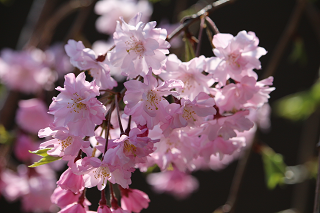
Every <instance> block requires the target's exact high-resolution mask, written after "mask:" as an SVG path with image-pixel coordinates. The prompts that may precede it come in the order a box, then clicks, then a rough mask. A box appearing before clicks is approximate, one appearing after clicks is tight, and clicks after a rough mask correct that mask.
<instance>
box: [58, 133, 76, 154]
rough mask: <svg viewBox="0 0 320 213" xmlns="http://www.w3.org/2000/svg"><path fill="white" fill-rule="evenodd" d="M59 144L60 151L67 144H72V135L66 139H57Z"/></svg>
mask: <svg viewBox="0 0 320 213" xmlns="http://www.w3.org/2000/svg"><path fill="white" fill-rule="evenodd" d="M59 141H60V142H59V143H60V145H61V151H64V150H65V149H66V148H67V147H68V146H70V145H71V144H72V141H73V140H72V137H71V136H68V137H67V138H66V139H64V140H62V141H61V140H59Z"/></svg>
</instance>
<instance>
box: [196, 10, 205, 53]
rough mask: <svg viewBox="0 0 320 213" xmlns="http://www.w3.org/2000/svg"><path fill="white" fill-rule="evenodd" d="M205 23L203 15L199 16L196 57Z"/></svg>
mask: <svg viewBox="0 0 320 213" xmlns="http://www.w3.org/2000/svg"><path fill="white" fill-rule="evenodd" d="M204 24H205V17H204V16H201V18H200V29H199V35H198V44H197V49H196V57H198V56H199V55H200V47H201V41H202V32H203V28H204Z"/></svg>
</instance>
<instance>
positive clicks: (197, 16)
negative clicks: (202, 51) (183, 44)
mask: <svg viewBox="0 0 320 213" xmlns="http://www.w3.org/2000/svg"><path fill="white" fill-rule="evenodd" d="M234 1H235V0H218V1H215V2H213V3H212V4H209V5H207V6H206V7H204V8H203V9H202V10H200V11H199V12H197V13H196V14H193V15H191V16H187V17H184V18H183V19H182V20H181V22H182V24H181V25H180V26H179V27H177V28H176V29H175V30H174V31H173V32H172V33H171V34H170V35H168V37H167V41H170V40H171V39H172V38H173V37H175V36H177V35H179V34H180V32H182V31H184V30H185V29H186V28H188V27H189V26H190V25H191V24H192V23H193V22H195V21H197V20H199V19H200V18H201V16H207V15H208V14H210V13H212V12H213V11H214V10H215V9H217V8H219V7H221V6H223V5H225V4H227V3H232V2H234Z"/></svg>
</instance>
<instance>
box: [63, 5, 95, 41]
mask: <svg viewBox="0 0 320 213" xmlns="http://www.w3.org/2000/svg"><path fill="white" fill-rule="evenodd" d="M97 1H98V0H93V1H92V2H91V3H90V5H89V6H88V7H83V8H81V9H80V11H79V13H78V16H77V18H76V20H75V21H74V24H73V26H72V27H71V29H70V30H69V32H68V34H67V36H66V38H65V42H67V41H68V39H70V38H75V37H76V36H77V35H78V34H79V33H80V32H81V30H82V28H83V25H84V24H85V23H86V19H87V17H88V16H89V15H90V12H91V11H92V9H93V7H94V5H95V4H96V2H97Z"/></svg>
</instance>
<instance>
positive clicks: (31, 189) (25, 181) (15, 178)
mask: <svg viewBox="0 0 320 213" xmlns="http://www.w3.org/2000/svg"><path fill="white" fill-rule="evenodd" d="M1 180H2V185H3V186H2V187H1V188H2V189H1V190H2V194H3V195H4V196H5V197H6V198H7V199H8V200H12V201H13V200H15V199H17V198H18V197H21V199H22V209H23V211H24V212H37V211H38V212H50V211H51V210H52V207H53V206H52V203H51V201H50V195H51V194H52V192H53V190H54V188H55V181H56V180H55V174H54V172H53V171H52V170H51V169H50V167H48V166H47V165H42V166H41V167H36V168H27V167H26V166H25V165H23V164H22V165H19V166H18V173H14V172H12V171H10V170H6V172H2V174H1Z"/></svg>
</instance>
